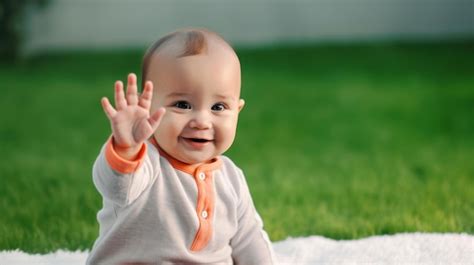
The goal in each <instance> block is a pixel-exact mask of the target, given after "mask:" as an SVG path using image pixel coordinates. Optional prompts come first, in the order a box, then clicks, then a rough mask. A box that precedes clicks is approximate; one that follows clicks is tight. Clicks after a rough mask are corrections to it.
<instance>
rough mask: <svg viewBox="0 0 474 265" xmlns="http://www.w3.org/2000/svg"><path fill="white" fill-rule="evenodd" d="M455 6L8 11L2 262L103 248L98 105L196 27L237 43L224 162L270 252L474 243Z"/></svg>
mask: <svg viewBox="0 0 474 265" xmlns="http://www.w3.org/2000/svg"><path fill="white" fill-rule="evenodd" d="M453 1H454V4H453ZM453 1H451V2H449V3H448V2H446V1H434V0H433V1H425V2H423V3H421V4H420V3H418V5H415V4H413V5H411V4H408V2H406V1H405V2H403V1H401V0H387V1H384V2H383V4H376V2H373V1H372V2H371V1H369V0H364V1H361V2H357V3H352V2H350V1H343V0H337V1H336V2H337V3H343V4H329V3H328V2H326V3H323V2H324V1H322V0H320V1H295V2H294V5H288V4H287V2H285V1H277V2H276V3H275V5H271V4H270V3H268V2H265V1H262V2H258V3H253V2H250V1H235V2H232V3H231V2H225V3H224V2H222V3H221V2H218V1H203V2H202V3H201V2H199V3H192V1H187V2H186V3H187V4H186V5H185V4H179V3H178V4H176V3H175V2H174V1H168V2H166V1H160V2H159V4H156V3H158V1H157V2H156V3H155V2H154V1H145V0H141V1H137V2H140V3H141V5H140V7H138V4H135V3H136V2H133V3H134V5H135V6H134V8H135V7H137V8H138V10H139V12H138V11H137V12H135V13H136V14H140V16H127V14H128V13H129V12H130V10H131V9H130V5H131V3H132V2H131V1H125V0H124V1H121V2H120V3H119V4H111V3H115V2H113V1H53V0H51V1H44V0H31V1H12V0H1V1H0V4H1V6H0V11H2V10H3V12H0V25H1V27H0V36H1V37H2V43H0V44H1V45H0V58H1V61H0V84H1V90H0V91H1V96H0V113H1V115H0V148H1V151H2V152H0V161H1V162H0V179H1V183H0V184H1V185H0V250H5V249H17V248H19V249H21V250H23V251H27V252H35V253H45V252H49V251H52V250H56V249H65V248H66V249H71V250H76V249H90V248H91V247H92V244H93V242H94V240H95V239H96V238H97V236H98V233H99V227H98V223H97V220H96V213H97V211H98V210H99V209H100V208H101V206H102V202H101V197H100V195H99V193H98V192H97V191H96V189H95V187H94V185H93V183H92V176H91V171H92V164H93V162H94V160H95V158H96V156H97V155H98V152H99V149H100V147H101V146H102V144H103V143H104V142H105V141H106V139H107V138H108V136H109V135H110V128H109V124H108V121H107V119H106V117H105V115H104V113H103V111H102V108H101V106H100V98H101V97H102V96H107V97H109V98H112V97H113V84H114V81H115V80H117V79H121V80H124V79H125V78H126V75H127V74H128V73H130V72H135V73H137V74H138V75H139V76H140V74H139V73H140V68H141V58H142V55H143V53H144V50H145V48H144V47H145V46H146V43H148V42H151V41H152V40H155V39H156V38H157V36H160V35H162V33H165V32H169V31H171V30H173V29H175V28H177V27H181V26H182V25H197V26H205V27H210V28H211V29H214V30H216V31H218V32H219V33H221V34H223V36H224V37H227V36H228V39H229V40H230V41H231V43H232V44H235V46H236V49H237V53H238V55H239V57H240V60H241V65H242V97H243V98H244V99H245V100H246V106H245V108H244V110H243V111H242V112H241V115H240V120H239V128H238V133H237V138H236V141H235V142H234V145H233V146H232V148H231V149H230V150H229V151H228V152H227V153H226V155H228V156H230V157H231V158H232V159H233V160H234V161H235V162H236V164H237V165H239V166H240V167H241V168H242V169H243V170H244V172H245V174H246V177H247V180H248V184H249V187H250V190H251V193H252V196H253V199H254V202H255V204H256V207H257V209H258V211H259V213H260V215H261V216H262V218H263V220H264V223H265V229H266V230H267V232H268V233H269V235H270V238H271V240H272V241H278V240H282V239H285V238H286V237H289V236H292V237H297V236H309V235H322V236H325V237H330V238H334V239H355V238H361V237H366V236H370V235H380V234H394V233H402V232H415V231H418V232H457V233H469V234H473V233H474V222H473V221H472V220H474V190H473V187H474V161H473V157H474V137H473V136H474V118H473V117H474V25H473V23H472V17H473V16H471V13H472V8H471V9H469V7H472V6H471V5H472V2H469V1H468V2H466V1H463V0H453ZM20 2H21V3H26V2H30V3H40V4H41V5H42V6H43V8H42V9H35V7H34V6H35V5H33V6H32V5H29V6H28V5H25V6H23V7H21V8H20V7H18V6H16V5H17V4H18V3H20ZM431 2H433V3H431ZM45 3H46V4H45ZM410 3H411V2H410ZM469 3H470V4H471V5H470V4H469ZM188 4H189V5H190V6H189V5H188ZM111 5H112V6H113V7H111ZM151 5H159V8H155V9H153V8H150V7H151ZM395 7H397V8H395ZM9 8H10V9H9ZM16 8H17V9H16ZM111 8H112V9H111ZM216 9H219V10H218V11H219V12H211V11H212V10H214V11H215V10H216ZM5 10H6V11H8V10H10V11H8V12H10V13H8V12H6V11H5ZM12 10H16V11H12ZM111 10H112V11H113V12H112V11H111ZM225 10H227V11H225ZM407 10H408V11H407ZM15 12H16V13H15ZM147 12H148V13H147ZM160 12H161V13H160ZM181 12H182V13H181ZM206 12H207V13H206ZM315 12H316V13H315ZM317 12H319V13H317ZM397 12H398V13H397ZM112 13H113V14H114V16H112V15H111V14H112ZM157 13H159V15H157ZM5 14H16V15H15V16H11V17H14V19H11V17H10V18H9V17H7V16H5ZM19 14H22V15H19ZM316 14H318V15H316ZM282 17H284V18H286V19H282ZM292 18H293V19H292ZM296 18H297V19H296ZM147 19H149V20H147ZM153 19H154V20H155V21H157V22H156V23H151V21H154V20H153ZM206 19H207V20H206ZM8 21H10V22H8ZM12 21H13V22H12ZM158 22H159V23H158ZM224 22H226V23H224ZM133 23H135V24H133ZM28 25H29V26H28ZM131 25H133V26H131ZM140 32H141V33H140ZM7 39H9V40H10V42H6V41H5V40H7ZM4 41H5V42H4Z"/></svg>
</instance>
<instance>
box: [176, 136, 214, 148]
mask: <svg viewBox="0 0 474 265" xmlns="http://www.w3.org/2000/svg"><path fill="white" fill-rule="evenodd" d="M181 138H182V139H183V140H184V141H185V142H186V143H188V144H189V145H191V146H192V147H194V148H203V147H204V146H206V145H207V144H209V143H210V142H212V141H213V140H209V139H205V138H193V137H189V138H188V137H181Z"/></svg>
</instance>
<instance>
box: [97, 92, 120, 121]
mask: <svg viewBox="0 0 474 265" xmlns="http://www.w3.org/2000/svg"><path fill="white" fill-rule="evenodd" d="M100 103H102V108H103V109H104V112H105V115H107V117H108V118H109V119H112V117H114V116H115V114H116V113H117V111H116V110H115V109H114V107H112V105H110V102H109V99H108V98H106V97H103V98H102V99H101V100H100Z"/></svg>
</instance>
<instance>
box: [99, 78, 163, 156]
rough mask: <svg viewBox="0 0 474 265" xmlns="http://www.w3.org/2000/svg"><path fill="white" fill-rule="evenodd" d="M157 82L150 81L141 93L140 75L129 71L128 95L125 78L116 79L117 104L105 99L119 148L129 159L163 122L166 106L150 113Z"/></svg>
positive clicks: (103, 99)
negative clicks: (139, 89) (154, 84)
mask: <svg viewBox="0 0 474 265" xmlns="http://www.w3.org/2000/svg"><path fill="white" fill-rule="evenodd" d="M152 95H153V84H152V83H151V82H150V81H147V82H146V84H145V87H144V89H143V93H142V95H141V96H140V97H139V96H138V93H137V77H136V75H135V74H133V73H132V74H129V75H128V80H127V94H126V95H124V91H123V84H122V82H121V81H117V82H115V108H114V107H112V105H111V104H110V102H109V100H108V99H107V98H106V97H103V98H102V99H101V103H102V107H103V109H104V112H105V114H106V115H107V117H108V118H109V121H110V125H111V127H112V133H113V141H114V147H115V149H116V152H117V153H118V154H119V155H120V156H121V157H123V158H125V159H129V160H131V159H133V158H134V157H135V156H136V155H137V153H138V151H140V148H141V146H142V143H143V142H144V141H145V140H146V139H148V138H149V137H150V136H151V135H152V134H153V132H154V131H155V130H156V128H157V127H158V125H159V124H160V121H161V118H162V117H163V115H164V113H165V108H160V109H158V110H157V111H155V113H153V114H152V115H150V105H151V98H152Z"/></svg>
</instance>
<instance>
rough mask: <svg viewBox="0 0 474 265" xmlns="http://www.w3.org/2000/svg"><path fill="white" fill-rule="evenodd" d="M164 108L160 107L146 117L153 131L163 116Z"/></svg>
mask: <svg viewBox="0 0 474 265" xmlns="http://www.w3.org/2000/svg"><path fill="white" fill-rule="evenodd" d="M165 112H166V109H165V108H163V107H161V108H159V109H158V110H157V111H155V113H153V115H151V117H150V118H148V122H149V123H150V126H151V128H153V131H155V130H156V128H158V125H160V122H161V119H162V118H163V116H165Z"/></svg>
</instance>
